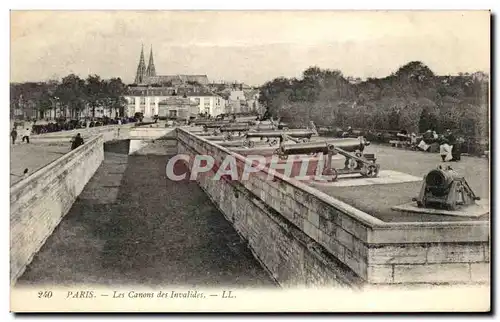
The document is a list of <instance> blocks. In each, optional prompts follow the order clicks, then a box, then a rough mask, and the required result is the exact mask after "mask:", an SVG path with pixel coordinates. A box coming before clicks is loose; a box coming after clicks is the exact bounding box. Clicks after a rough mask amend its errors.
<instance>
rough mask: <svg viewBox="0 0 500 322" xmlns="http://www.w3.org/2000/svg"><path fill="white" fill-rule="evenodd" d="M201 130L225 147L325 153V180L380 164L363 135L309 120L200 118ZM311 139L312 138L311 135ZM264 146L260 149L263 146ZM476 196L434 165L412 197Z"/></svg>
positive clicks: (454, 203) (440, 201)
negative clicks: (292, 124) (330, 133)
mask: <svg viewBox="0 0 500 322" xmlns="http://www.w3.org/2000/svg"><path fill="white" fill-rule="evenodd" d="M198 125H203V129H204V132H203V133H198V135H200V136H203V137H205V139H207V140H211V141H218V142H217V144H219V145H221V146H224V147H229V148H243V149H246V150H249V151H248V152H250V153H248V152H246V153H245V154H247V153H248V154H247V155H249V154H252V153H251V152H252V151H255V152H256V151H257V150H258V151H259V153H262V152H263V150H266V147H267V151H269V153H270V155H277V156H278V157H279V159H280V160H287V159H288V157H289V156H298V155H300V156H312V157H319V156H320V155H323V156H325V158H323V160H324V167H323V171H322V172H323V173H322V174H323V175H325V177H326V178H329V181H331V182H334V181H337V180H338V178H339V177H341V176H344V175H352V174H359V175H360V176H361V177H364V178H375V177H378V175H379V172H380V164H378V163H377V162H376V161H377V159H376V157H375V154H372V153H365V152H364V150H365V147H366V146H369V145H370V142H368V141H367V140H366V139H365V138H364V137H358V138H344V139H340V138H320V137H319V136H318V132H317V130H316V127H315V126H314V124H313V123H311V126H310V127H309V128H307V129H287V128H279V127H278V126H277V125H276V124H275V123H274V122H272V121H271V122H270V123H268V124H262V123H261V124H255V123H254V122H251V121H248V122H231V121H219V122H204V123H203V124H198ZM313 137H315V138H314V140H312V138H313ZM263 148H264V149H263ZM336 155H340V156H342V157H344V158H345V162H344V168H335V167H334V166H333V165H332V159H333V156H336ZM479 199H480V198H479V197H478V196H476V195H475V194H474V192H473V191H472V189H471V187H470V186H469V184H468V183H467V181H466V180H465V178H464V177H463V176H461V175H460V174H458V173H457V172H455V171H454V170H453V169H452V168H451V167H446V168H444V167H441V166H440V167H438V168H437V169H433V170H431V171H430V172H428V173H427V174H426V175H425V176H424V180H423V183H422V186H421V189H420V193H419V194H418V197H416V198H413V201H414V202H416V204H417V206H418V207H419V208H432V209H446V210H458V209H460V208H463V207H467V206H471V205H474V204H475V201H476V200H479Z"/></svg>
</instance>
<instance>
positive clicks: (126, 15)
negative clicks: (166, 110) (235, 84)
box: [10, 11, 490, 85]
mask: <svg viewBox="0 0 500 322" xmlns="http://www.w3.org/2000/svg"><path fill="white" fill-rule="evenodd" d="M142 45H144V51H145V58H146V64H147V61H148V59H149V51H150V48H151V46H152V48H153V52H154V61H155V66H156V72H157V74H159V75H172V74H206V75H207V76H208V78H209V79H210V80H211V81H220V80H226V81H234V80H237V81H242V82H245V83H247V84H250V85H259V84H262V83H264V82H266V81H268V80H272V79H273V78H276V77H280V76H284V77H300V76H301V74H302V72H303V71H304V70H305V69H306V68H308V67H309V66H318V67H320V68H329V69H338V70H340V71H341V72H342V73H343V74H344V75H345V76H353V77H361V78H363V79H365V78H367V77H385V76H387V75H389V74H390V73H392V72H394V71H396V70H397V69H398V68H399V67H400V66H402V65H404V64H406V63H408V62H410V61H413V60H418V61H422V62H423V63H424V64H426V65H427V66H429V68H431V69H432V70H433V71H434V72H435V73H436V74H440V75H448V74H451V75H453V74H458V73H459V72H475V71H479V70H480V71H484V72H488V73H489V70H490V13H489V12H488V11H432V12H431V11H413V12H410V11H392V12H376V11H358V12H353V11H246V12H245V11H12V12H11V42H10V54H11V57H10V59H11V81H12V82H24V81H44V80H48V79H55V78H61V77H64V76H66V75H68V74H70V73H75V74H77V75H79V76H81V77H86V76H87V75H89V74H97V75H100V76H101V77H103V78H111V77H121V78H122V79H123V81H124V82H126V83H131V82H133V80H134V77H135V73H136V68H137V64H138V61H139V55H140V51H141V46H142Z"/></svg>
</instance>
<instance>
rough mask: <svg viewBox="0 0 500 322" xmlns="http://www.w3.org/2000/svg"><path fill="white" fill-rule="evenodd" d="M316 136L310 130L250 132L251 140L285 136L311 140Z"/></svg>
mask: <svg viewBox="0 0 500 322" xmlns="http://www.w3.org/2000/svg"><path fill="white" fill-rule="evenodd" d="M313 134H314V132H312V131H310V130H292V131H256V132H253V131H252V132H248V133H247V137H249V138H278V137H281V136H283V135H288V136H291V137H294V138H309V137H311V136H312V135H313Z"/></svg>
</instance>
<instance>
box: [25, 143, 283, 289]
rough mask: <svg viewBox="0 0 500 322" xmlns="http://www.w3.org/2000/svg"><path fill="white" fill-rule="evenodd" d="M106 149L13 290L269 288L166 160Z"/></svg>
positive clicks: (225, 226) (236, 240)
mask: <svg viewBox="0 0 500 322" xmlns="http://www.w3.org/2000/svg"><path fill="white" fill-rule="evenodd" d="M106 151H107V152H106V153H105V154H106V155H105V158H106V159H105V161H104V163H103V165H101V167H100V168H99V169H98V171H97V173H96V174H95V175H94V177H93V178H92V179H91V181H90V182H89V183H88V185H87V186H86V188H85V190H84V192H83V193H82V195H81V196H80V198H79V199H78V200H77V201H76V202H75V204H74V205H73V207H72V209H71V210H70V212H69V213H68V214H67V215H66V217H65V218H64V219H63V221H62V222H61V223H60V224H59V226H58V227H57V228H56V230H55V231H54V233H53V235H52V236H50V237H49V239H48V240H47V242H46V243H45V245H44V246H43V247H42V249H41V250H40V252H39V253H38V254H37V255H36V257H35V258H34V260H33V262H32V263H31V264H30V265H29V267H28V268H27V270H26V272H25V273H24V275H23V276H22V277H21V278H20V279H19V285H22V284H42V283H51V284H53V283H55V284H65V285H71V284H75V283H95V284H101V285H139V284H140V285H144V286H158V285H182V286H213V287H220V286H224V285H228V286H231V285H234V286H239V287H258V286H266V287H267V286H272V285H274V284H273V282H272V281H271V280H270V278H269V277H268V275H267V273H266V272H265V271H264V270H263V268H262V267H261V266H260V265H259V263H258V262H257V261H256V260H255V259H254V257H253V256H252V254H251V252H250V250H249V249H248V248H247V247H246V245H245V243H244V242H242V240H241V239H240V237H239V236H238V235H237V233H236V231H235V230H234V229H233V228H232V226H231V225H230V223H229V222H227V221H226V220H225V218H224V217H223V215H222V214H221V213H220V212H219V211H218V210H217V209H216V208H215V206H214V205H213V204H212V203H211V202H210V200H209V199H208V197H207V196H206V195H205V193H204V192H203V191H202V190H201V189H200V187H199V186H198V185H197V184H196V183H193V182H172V181H170V180H167V178H166V176H165V165H166V161H167V158H166V157H165V156H132V157H129V156H127V155H126V154H125V153H126V151H128V147H123V146H122V145H120V144H111V145H107V147H106Z"/></svg>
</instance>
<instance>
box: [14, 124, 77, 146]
mask: <svg viewBox="0 0 500 322" xmlns="http://www.w3.org/2000/svg"><path fill="white" fill-rule="evenodd" d="M21 131H22V132H21V135H22V142H26V143H30V134H31V129H30V128H26V129H23V130H21ZM10 137H11V138H12V144H16V140H17V137H18V132H17V129H16V126H14V127H13V128H12V131H11V132H10ZM83 143H84V142H83V138H82V136H81V135H80V133H77V134H76V136H75V137H74V138H73V139H72V140H71V150H74V149H76V148H78V147H79V146H80V145H83Z"/></svg>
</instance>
